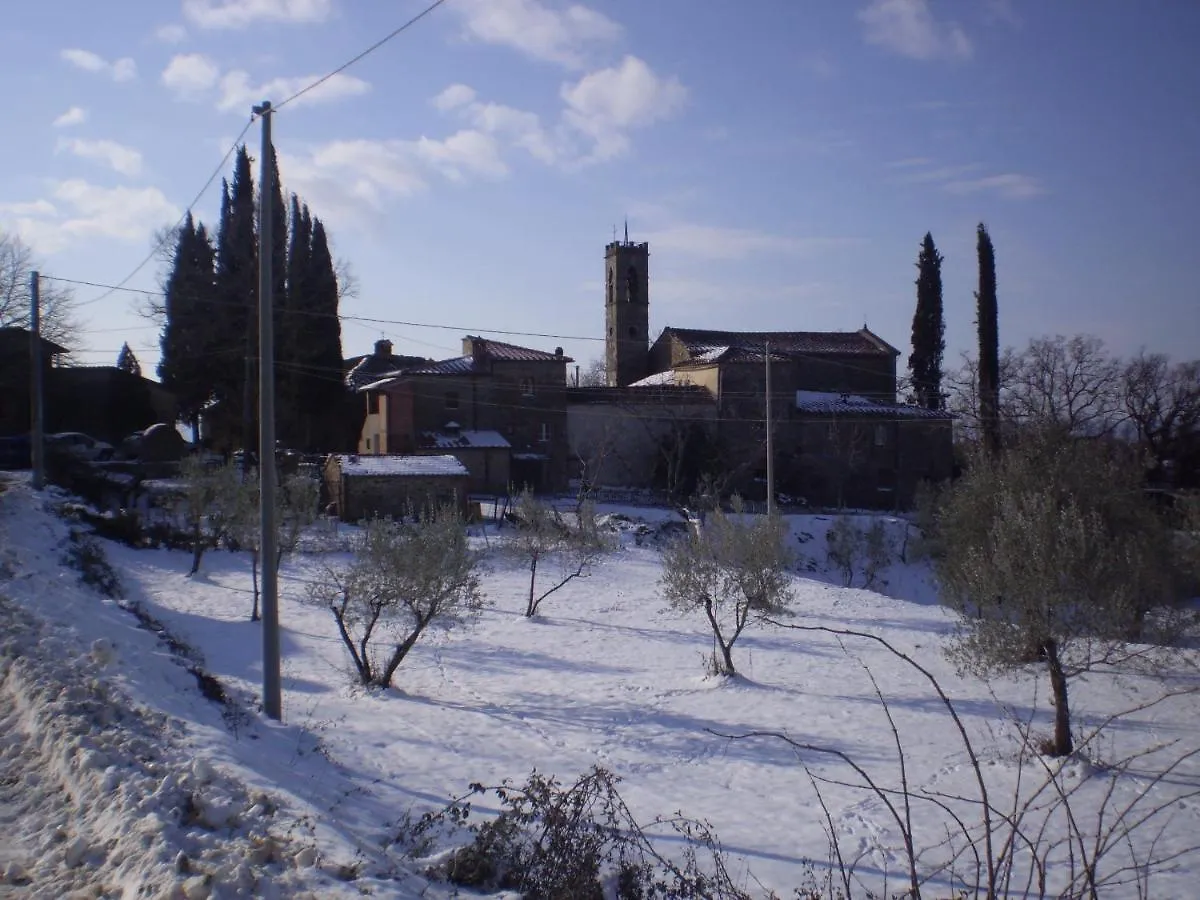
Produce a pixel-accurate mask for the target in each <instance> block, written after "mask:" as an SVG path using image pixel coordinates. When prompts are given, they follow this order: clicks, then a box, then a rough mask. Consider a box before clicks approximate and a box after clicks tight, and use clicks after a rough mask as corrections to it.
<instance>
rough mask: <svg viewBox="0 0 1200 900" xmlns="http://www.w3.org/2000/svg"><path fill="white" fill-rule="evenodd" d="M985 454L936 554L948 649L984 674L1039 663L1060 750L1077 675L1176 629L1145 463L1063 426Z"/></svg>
mask: <svg viewBox="0 0 1200 900" xmlns="http://www.w3.org/2000/svg"><path fill="white" fill-rule="evenodd" d="M1053 434H1055V435H1057V437H1053V436H1048V435H1046V434H1043V435H1040V436H1035V437H1031V438H1027V439H1026V440H1025V441H1023V442H1022V443H1021V444H1019V445H1017V446H1015V447H1013V448H1011V449H1010V450H1008V451H1007V452H1006V453H1005V454H1004V455H1002V456H1000V457H998V458H995V459H989V458H979V459H977V460H976V461H975V464H974V467H973V468H972V469H971V470H970V471H969V472H968V473H967V474H966V475H965V476H964V477H963V478H962V479H961V480H960V481H959V482H958V483H957V484H956V485H955V486H954V488H953V489H951V490H949V491H947V492H946V494H945V495H944V498H943V501H942V504H941V506H940V508H939V510H938V514H937V522H936V528H937V532H938V535H937V539H938V545H939V550H940V552H939V553H938V555H937V557H936V558H935V566H936V570H937V574H938V577H939V580H940V582H941V585H942V589H943V599H944V601H945V602H946V603H947V604H948V605H950V606H951V607H953V608H954V609H955V610H956V611H957V612H958V613H959V614H960V617H961V618H960V630H959V634H958V636H957V639H956V641H955V642H954V644H953V645H952V648H951V654H952V657H953V658H954V659H955V661H956V662H957V663H958V664H959V666H960V668H962V669H963V670H967V671H972V672H975V673H977V674H981V675H987V674H989V673H991V672H995V671H1002V670H1011V669H1016V668H1020V667H1022V666H1024V665H1027V664H1029V663H1033V662H1037V661H1044V663H1045V665H1046V670H1047V673H1048V674H1049V677H1050V687H1051V691H1052V696H1053V702H1054V707H1055V718H1054V737H1053V742H1052V744H1051V746H1050V750H1051V752H1052V754H1053V755H1056V756H1063V755H1066V754H1069V753H1070V752H1071V751H1072V747H1073V741H1072V736H1071V716H1070V705H1069V701H1068V691H1067V687H1068V682H1069V679H1070V678H1071V677H1072V676H1074V675H1077V674H1079V673H1082V672H1085V671H1087V670H1088V669H1090V668H1092V667H1094V666H1095V665H1097V664H1098V663H1100V662H1105V661H1107V662H1112V661H1115V660H1116V659H1119V658H1120V657H1121V656H1122V655H1123V654H1124V653H1126V652H1129V651H1130V648H1129V645H1128V643H1127V642H1128V641H1130V640H1140V641H1155V640H1163V639H1165V638H1168V637H1169V636H1170V634H1171V631H1172V625H1173V624H1174V617H1173V615H1171V614H1170V613H1169V611H1168V610H1169V605H1170V601H1171V600H1173V599H1174V597H1173V592H1174V587H1175V583H1174V579H1173V577H1172V576H1173V561H1172V560H1171V559H1170V551H1169V546H1170V543H1169V541H1168V539H1167V535H1166V532H1165V524H1164V523H1163V522H1162V521H1161V520H1160V518H1159V517H1158V516H1157V515H1156V514H1155V513H1154V511H1153V510H1152V509H1151V508H1150V506H1149V505H1148V503H1147V502H1146V501H1145V499H1144V497H1143V493H1142V491H1141V488H1140V484H1139V480H1138V475H1139V472H1138V468H1137V466H1136V464H1135V463H1133V462H1132V461H1131V460H1129V459H1127V458H1126V457H1125V456H1124V455H1123V454H1122V452H1121V451H1120V449H1119V448H1117V447H1115V446H1114V445H1110V444H1107V443H1105V442H1096V441H1079V440H1072V439H1070V438H1065V437H1063V436H1062V432H1061V430H1055V431H1054V432H1053Z"/></svg>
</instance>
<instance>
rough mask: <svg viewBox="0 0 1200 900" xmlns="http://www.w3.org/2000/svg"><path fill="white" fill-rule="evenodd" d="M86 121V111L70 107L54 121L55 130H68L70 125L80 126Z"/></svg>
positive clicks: (78, 107)
mask: <svg viewBox="0 0 1200 900" xmlns="http://www.w3.org/2000/svg"><path fill="white" fill-rule="evenodd" d="M86 121H87V110H86V109H84V108H83V107H82V106H72V107H71V108H70V109H68V110H67V111H66V112H65V113H63V114H62V115H61V116H59V117H58V118H57V119H55V120H54V127H55V128H70V127H71V126H72V125H82V124H83V123H84V122H86Z"/></svg>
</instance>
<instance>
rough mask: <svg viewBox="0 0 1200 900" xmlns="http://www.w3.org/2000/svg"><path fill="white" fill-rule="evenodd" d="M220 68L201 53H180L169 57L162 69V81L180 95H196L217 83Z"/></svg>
mask: <svg viewBox="0 0 1200 900" xmlns="http://www.w3.org/2000/svg"><path fill="white" fill-rule="evenodd" d="M220 75H221V70H220V69H219V68H217V64H216V63H214V62H213V61H212V60H211V59H209V58H208V57H207V56H204V55H203V54H201V53H181V54H179V55H177V56H173V57H171V61H170V62H169V63H167V67H166V68H165V69H163V73H162V83H163V84H165V85H166V86H167V87H168V88H170V89H171V90H172V91H174V92H175V93H176V94H177V95H179V96H180V97H196V96H197V95H199V94H202V93H204V92H205V91H208V90H210V89H211V88H212V87H213V86H214V85H216V83H217V79H218V78H219V77H220Z"/></svg>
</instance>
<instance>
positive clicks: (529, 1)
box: [447, 0, 621, 68]
mask: <svg viewBox="0 0 1200 900" xmlns="http://www.w3.org/2000/svg"><path fill="white" fill-rule="evenodd" d="M447 8H450V9H456V10H458V11H459V12H460V13H461V14H462V15H463V17H464V25H465V28H466V33H467V36H468V37H470V38H474V39H475V40H479V41H483V42H484V43H487V44H497V45H501V46H507V47H512V48H513V49H515V50H518V51H520V52H522V53H524V54H525V55H527V56H530V57H532V58H534V59H538V60H542V61H545V62H553V63H558V64H559V65H562V66H567V67H568V68H582V67H583V66H584V65H585V64H586V62H587V53H588V50H589V49H590V48H591V47H593V46H596V45H603V44H608V43H611V42H612V41H614V40H616V38H617V37H619V36H620V34H621V26H620V25H618V24H617V23H616V22H614V21H613V20H612V19H610V18H608V17H607V16H605V15H604V14H602V13H599V12H596V11H595V10H594V9H590V8H589V7H587V6H583V5H582V4H578V3H575V4H572V5H570V6H567V7H565V8H562V9H556V8H552V7H549V6H547V5H545V4H544V3H542V2H541V0H456V2H454V3H451V4H448V7H447Z"/></svg>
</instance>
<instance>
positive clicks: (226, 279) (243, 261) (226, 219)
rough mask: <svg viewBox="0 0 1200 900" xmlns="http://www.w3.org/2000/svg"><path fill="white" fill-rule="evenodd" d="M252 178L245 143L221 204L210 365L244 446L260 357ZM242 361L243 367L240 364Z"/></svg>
mask: <svg viewBox="0 0 1200 900" xmlns="http://www.w3.org/2000/svg"><path fill="white" fill-rule="evenodd" d="M254 200H255V198H254V176H253V174H252V172H251V162H250V155H249V153H248V152H247V151H246V147H245V145H243V146H242V147H240V148H239V149H238V153H237V159H236V160H235V162H234V169H233V182H232V184H230V185H229V186H228V187H227V188H226V190H225V196H224V197H223V199H222V204H221V226H220V231H219V232H218V235H217V266H216V294H217V298H218V300H219V301H220V309H221V310H222V312H221V338H220V341H219V342H218V346H217V347H215V348H214V350H213V353H214V358H213V359H212V361H211V363H212V365H213V366H215V367H217V368H218V370H219V371H220V372H221V375H220V377H219V379H218V400H219V401H220V403H221V407H222V409H223V410H224V411H225V412H224V414H223V416H222V420H223V424H224V426H225V428H226V429H228V430H229V431H230V433H231V434H237V432H238V426H239V423H240V425H241V429H240V430H241V434H242V441H241V443H242V444H243V446H244V447H246V448H247V449H252V448H253V447H254V444H255V437H254V435H255V433H256V425H257V417H256V416H255V412H254V408H255V398H256V397H257V391H256V389H255V384H256V380H257V375H256V368H255V365H254V363H255V360H256V359H257V355H258V236H257V233H256V230H255V209H254V206H255V203H254ZM239 363H241V365H239Z"/></svg>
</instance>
